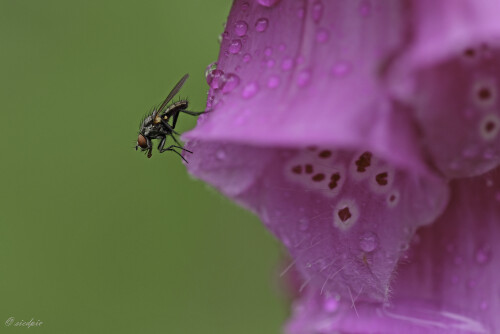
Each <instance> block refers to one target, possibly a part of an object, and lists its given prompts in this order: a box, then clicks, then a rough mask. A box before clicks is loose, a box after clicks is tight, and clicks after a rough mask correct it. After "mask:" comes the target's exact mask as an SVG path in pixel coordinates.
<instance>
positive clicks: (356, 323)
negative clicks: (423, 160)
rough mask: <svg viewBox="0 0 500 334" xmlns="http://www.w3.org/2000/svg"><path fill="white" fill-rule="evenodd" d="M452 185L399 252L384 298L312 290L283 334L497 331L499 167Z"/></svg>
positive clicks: (499, 320)
mask: <svg viewBox="0 0 500 334" xmlns="http://www.w3.org/2000/svg"><path fill="white" fill-rule="evenodd" d="M451 190H452V196H451V201H450V205H449V206H448V208H447V210H446V211H445V213H444V214H443V215H442V216H441V217H440V218H439V219H438V221H437V222H436V223H435V224H433V225H432V226H428V227H423V228H422V229H421V230H420V231H419V232H418V233H417V235H416V236H415V238H414V239H413V241H412V247H411V248H410V249H409V251H408V254H407V256H405V257H403V260H402V261H401V262H402V263H401V266H400V269H399V270H398V273H397V274H396V279H395V282H394V283H395V284H394V286H393V287H394V289H393V291H392V295H393V296H392V299H391V302H390V303H388V304H386V305H385V306H383V305H382V304H374V303H366V302H363V301H362V300H360V299H359V297H358V296H357V294H355V293H354V292H353V293H352V298H351V295H350V296H349V297H348V298H345V297H344V298H341V297H339V296H338V295H337V294H335V293H331V294H329V295H321V293H320V291H318V289H315V290H314V289H311V290H309V291H308V292H307V293H306V294H304V295H303V296H302V297H301V299H299V301H298V302H297V303H296V304H295V307H294V314H293V317H292V320H291V321H290V322H289V323H288V326H287V333H290V334H292V333H293V334H299V333H300V334H305V333H325V334H327V333H332V334H333V333H359V334H361V333H384V334H391V333H395V334H396V333H398V334H399V333H429V334H430V333H432V334H434V333H440V334H441V333H443V334H444V333H447V334H453V333H457V334H458V333H460V334H463V333H498V332H499V331H500V317H499V316H498V315H499V314H500V280H499V278H500V261H498V256H499V254H500V244H499V243H498V240H499V238H500V169H496V170H494V171H493V172H490V173H488V174H487V175H484V176H481V177H476V178H473V179H462V180H456V181H453V182H452V184H451ZM353 301H354V303H353Z"/></svg>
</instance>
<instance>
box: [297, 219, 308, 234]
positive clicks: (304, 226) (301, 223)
mask: <svg viewBox="0 0 500 334" xmlns="http://www.w3.org/2000/svg"><path fill="white" fill-rule="evenodd" d="M308 228H309V221H308V220H307V219H305V218H302V219H301V220H300V221H299V229H300V230H301V231H307V229H308Z"/></svg>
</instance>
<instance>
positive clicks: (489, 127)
mask: <svg viewBox="0 0 500 334" xmlns="http://www.w3.org/2000/svg"><path fill="white" fill-rule="evenodd" d="M495 127H496V124H495V122H493V121H488V122H486V124H485V125H484V130H485V131H486V132H491V131H493V130H495Z"/></svg>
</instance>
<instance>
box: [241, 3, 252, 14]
mask: <svg viewBox="0 0 500 334" xmlns="http://www.w3.org/2000/svg"><path fill="white" fill-rule="evenodd" d="M249 7H250V4H249V3H248V2H244V3H243V4H242V5H241V10H242V11H243V12H245V11H246V10H248V8H249Z"/></svg>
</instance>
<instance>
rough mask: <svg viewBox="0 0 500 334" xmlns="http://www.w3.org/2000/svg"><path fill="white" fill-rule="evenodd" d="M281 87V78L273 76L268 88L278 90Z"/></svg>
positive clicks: (269, 80)
mask: <svg viewBox="0 0 500 334" xmlns="http://www.w3.org/2000/svg"><path fill="white" fill-rule="evenodd" d="M279 85H280V77H279V76H277V75H272V76H270V77H269V79H268V80H267V87H269V88H276V87H278V86H279Z"/></svg>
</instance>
